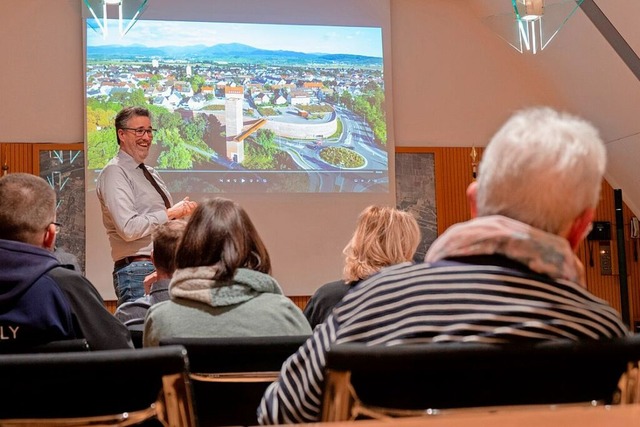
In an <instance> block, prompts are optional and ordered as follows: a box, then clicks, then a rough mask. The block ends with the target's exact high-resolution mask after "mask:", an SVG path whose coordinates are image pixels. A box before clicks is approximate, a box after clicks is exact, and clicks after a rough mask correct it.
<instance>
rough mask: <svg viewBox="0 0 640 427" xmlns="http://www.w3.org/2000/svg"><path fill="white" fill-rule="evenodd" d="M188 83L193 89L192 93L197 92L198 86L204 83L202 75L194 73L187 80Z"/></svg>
mask: <svg viewBox="0 0 640 427" xmlns="http://www.w3.org/2000/svg"><path fill="white" fill-rule="evenodd" d="M188 82H189V83H191V88H192V89H193V93H198V92H200V88H202V86H203V85H204V82H205V80H204V77H202V76H201V75H198V74H196V75H194V76H192V77H191V78H190V79H189V80H188Z"/></svg>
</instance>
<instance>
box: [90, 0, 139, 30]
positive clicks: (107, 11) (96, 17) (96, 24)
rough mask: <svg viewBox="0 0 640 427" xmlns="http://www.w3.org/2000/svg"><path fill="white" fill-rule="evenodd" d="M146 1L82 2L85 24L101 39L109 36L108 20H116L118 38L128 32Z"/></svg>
mask: <svg viewBox="0 0 640 427" xmlns="http://www.w3.org/2000/svg"><path fill="white" fill-rule="evenodd" d="M147 1H148V0H83V2H84V4H85V6H86V7H87V11H88V14H87V15H86V18H87V23H88V24H89V26H90V27H91V28H93V29H94V30H95V31H96V32H98V33H100V34H102V37H103V38H105V39H106V38H107V36H108V35H109V25H108V22H107V20H108V19H116V18H117V19H118V32H119V34H120V37H122V36H124V35H125V34H127V33H128V32H129V30H130V29H131V27H133V25H134V24H135V23H136V22H137V21H138V18H139V17H140V14H141V13H142V12H143V11H144V9H145V8H146V6H147Z"/></svg>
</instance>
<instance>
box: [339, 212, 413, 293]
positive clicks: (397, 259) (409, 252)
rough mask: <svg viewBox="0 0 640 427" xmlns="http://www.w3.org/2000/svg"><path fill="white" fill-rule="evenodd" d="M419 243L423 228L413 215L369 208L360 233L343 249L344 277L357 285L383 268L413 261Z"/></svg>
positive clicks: (361, 224)
mask: <svg viewBox="0 0 640 427" xmlns="http://www.w3.org/2000/svg"><path fill="white" fill-rule="evenodd" d="M419 243H420V228H419V227H418V223H417V221H416V220H415V218H414V217H413V216H412V215H411V214H409V213H407V212H403V211H400V210H398V209H395V208H391V207H386V206H369V207H367V208H365V210H364V211H362V213H361V214H360V216H359V217H358V223H357V226H356V231H355V232H354V234H353V237H352V238H351V240H350V241H349V243H348V244H347V246H346V247H345V248H344V250H343V253H344V255H345V256H346V258H345V266H344V274H343V278H344V280H345V281H346V282H347V283H349V282H355V281H357V280H361V279H365V278H367V277H369V276H370V275H372V274H373V273H376V272H377V271H379V270H380V269H381V268H383V267H387V266H390V265H394V264H398V263H401V262H405V261H411V259H412V258H413V255H414V253H415V252H416V249H417V248H418V244H419Z"/></svg>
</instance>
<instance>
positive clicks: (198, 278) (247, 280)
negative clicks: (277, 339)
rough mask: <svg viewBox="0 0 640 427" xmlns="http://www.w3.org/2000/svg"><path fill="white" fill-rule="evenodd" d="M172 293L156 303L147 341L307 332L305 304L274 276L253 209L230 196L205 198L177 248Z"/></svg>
mask: <svg viewBox="0 0 640 427" xmlns="http://www.w3.org/2000/svg"><path fill="white" fill-rule="evenodd" d="M176 268H177V269H176V271H175V272H174V274H173V278H172V279H171V285H170V287H169V294H170V296H171V300H170V301H165V302H162V303H160V304H156V305H154V306H152V307H151V308H150V309H149V312H148V313H147V317H146V319H145V324H144V345H145V346H153V345H158V342H159V341H160V340H161V339H162V338H169V337H234V336H271V335H306V334H310V333H311V328H310V327H309V323H308V322H307V319H306V318H305V317H304V315H303V314H302V311H301V310H300V309H299V308H298V307H297V306H296V305H295V304H294V303H293V302H292V301H291V300H290V299H289V298H287V297H286V296H284V295H283V293H282V289H281V288H280V286H279V285H278V283H277V282H276V280H275V279H274V278H273V277H271V276H270V275H269V274H270V273H271V260H270V258H269V254H268V252H267V249H266V248H265V246H264V244H263V242H262V239H261V238H260V236H259V235H258V232H257V231H256V229H255V227H254V225H253V223H252V222H251V220H250V219H249V216H248V215H247V213H246V212H245V211H244V209H242V208H241V207H240V206H239V205H238V204H236V203H234V202H233V201H231V200H227V199H222V198H214V199H208V200H205V201H204V202H202V204H201V205H199V206H198V207H197V208H196V210H195V211H194V212H193V215H192V216H191V218H190V219H189V222H188V223H187V227H186V230H185V232H184V236H183V238H182V240H181V241H180V244H179V245H178V249H177V252H176Z"/></svg>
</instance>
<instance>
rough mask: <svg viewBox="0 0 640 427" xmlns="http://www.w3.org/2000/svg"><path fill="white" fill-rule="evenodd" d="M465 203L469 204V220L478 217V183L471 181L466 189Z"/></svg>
mask: <svg viewBox="0 0 640 427" xmlns="http://www.w3.org/2000/svg"><path fill="white" fill-rule="evenodd" d="M467 201H468V202H469V210H470V211H471V218H476V217H477V216H478V182H477V181H473V182H472V183H471V184H469V186H468V187H467Z"/></svg>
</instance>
